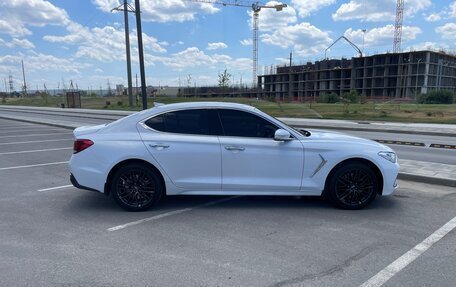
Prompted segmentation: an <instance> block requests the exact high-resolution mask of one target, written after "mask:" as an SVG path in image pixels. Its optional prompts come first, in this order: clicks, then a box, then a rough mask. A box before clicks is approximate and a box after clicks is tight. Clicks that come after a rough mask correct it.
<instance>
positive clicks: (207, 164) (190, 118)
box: [140, 109, 222, 190]
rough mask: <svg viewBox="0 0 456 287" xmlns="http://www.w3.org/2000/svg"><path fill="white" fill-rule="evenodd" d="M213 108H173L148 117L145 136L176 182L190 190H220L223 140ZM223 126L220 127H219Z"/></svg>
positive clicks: (152, 152)
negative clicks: (218, 134) (175, 109)
mask: <svg viewBox="0 0 456 287" xmlns="http://www.w3.org/2000/svg"><path fill="white" fill-rule="evenodd" d="M213 113H214V111H213V110H211V109H189V110H180V111H170V112H166V113H163V114H160V115H157V116H155V117H153V118H151V119H148V120H147V121H146V122H145V123H144V124H145V126H146V128H144V129H141V131H140V133H141V137H142V139H143V141H144V143H145V145H146V147H147V148H148V150H149V152H150V154H151V156H152V157H153V158H154V159H155V160H156V161H157V162H158V163H159V164H160V166H161V168H162V169H163V170H164V171H165V172H166V173H167V175H168V176H169V177H170V178H171V180H172V181H173V183H174V184H175V185H176V186H178V187H181V188H185V189H187V190H220V189H221V183H222V175H221V154H220V143H219V140H218V137H217V135H216V133H217V131H216V130H215V129H216V128H217V127H216V128H214V127H213V125H212V123H211V121H210V118H211V115H212V114H213ZM219 129H220V128H219Z"/></svg>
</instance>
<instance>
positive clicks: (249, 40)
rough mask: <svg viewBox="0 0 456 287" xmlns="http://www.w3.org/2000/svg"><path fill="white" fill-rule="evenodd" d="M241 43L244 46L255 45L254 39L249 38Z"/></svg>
mask: <svg viewBox="0 0 456 287" xmlns="http://www.w3.org/2000/svg"><path fill="white" fill-rule="evenodd" d="M239 42H240V43H241V45H242V46H252V45H253V43H252V42H253V40H252V38H247V39H244V40H241V41H239Z"/></svg>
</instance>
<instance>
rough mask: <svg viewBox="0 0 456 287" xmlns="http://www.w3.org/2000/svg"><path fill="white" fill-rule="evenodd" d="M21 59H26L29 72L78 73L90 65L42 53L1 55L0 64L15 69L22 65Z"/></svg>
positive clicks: (25, 62)
mask: <svg viewBox="0 0 456 287" xmlns="http://www.w3.org/2000/svg"><path fill="white" fill-rule="evenodd" d="M21 60H24V64H25V66H26V70H27V73H32V72H40V73H41V72H49V71H57V72H69V73H76V74H78V73H80V70H81V69H83V68H87V67H90V65H89V64H83V63H77V62H75V61H74V60H73V59H67V58H58V57H55V56H53V55H49V54H42V53H30V54H19V55H5V56H0V66H4V67H6V68H8V69H10V70H13V71H14V70H17V69H18V67H19V66H20V63H21Z"/></svg>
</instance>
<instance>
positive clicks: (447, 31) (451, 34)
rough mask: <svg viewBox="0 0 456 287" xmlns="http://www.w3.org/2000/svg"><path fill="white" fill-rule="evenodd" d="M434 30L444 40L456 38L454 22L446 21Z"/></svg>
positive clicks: (455, 24)
mask: <svg viewBox="0 0 456 287" xmlns="http://www.w3.org/2000/svg"><path fill="white" fill-rule="evenodd" d="M435 31H436V32H437V33H439V34H440V35H441V36H442V39H443V40H445V41H448V40H456V23H446V24H445V25H443V26H439V27H437V28H435ZM453 45H454V44H453Z"/></svg>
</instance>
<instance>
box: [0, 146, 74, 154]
mask: <svg viewBox="0 0 456 287" xmlns="http://www.w3.org/2000/svg"><path fill="white" fill-rule="evenodd" d="M64 149H72V147H61V148H49V149H35V150H23V151H10V152H0V155H8V154H18V153H31V152H43V151H56V150H64Z"/></svg>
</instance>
